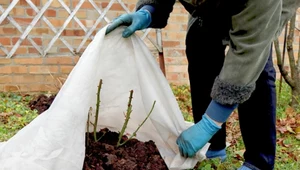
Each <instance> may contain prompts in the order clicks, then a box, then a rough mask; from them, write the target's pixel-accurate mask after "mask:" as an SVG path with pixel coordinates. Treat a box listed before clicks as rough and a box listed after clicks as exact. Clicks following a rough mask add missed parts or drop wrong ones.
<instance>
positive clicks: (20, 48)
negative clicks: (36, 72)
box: [15, 47, 27, 55]
mask: <svg viewBox="0 0 300 170" xmlns="http://www.w3.org/2000/svg"><path fill="white" fill-rule="evenodd" d="M16 54H27V47H19V48H18V49H17V51H16V52H15V55H16Z"/></svg>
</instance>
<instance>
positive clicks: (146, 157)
mask: <svg viewBox="0 0 300 170" xmlns="http://www.w3.org/2000/svg"><path fill="white" fill-rule="evenodd" d="M54 98H55V95H51V96H46V95H43V94H41V95H39V96H37V97H36V98H35V99H33V100H32V101H30V102H29V107H30V108H31V109H36V110H37V111H38V113H39V114H42V113H43V112H44V111H45V110H47V109H48V108H49V107H50V105H51V103H52V102H53V100H54ZM118 138H119V133H117V132H113V131H110V130H109V129H107V128H104V129H101V130H100V131H99V132H97V139H99V140H98V141H95V139H94V134H93V133H86V150H85V151H86V152H85V159H84V164H83V170H106V169H108V170H110V169H113V170H167V169H168V168H167V166H166V164H165V162H164V160H163V158H162V157H161V155H160V153H159V151H158V149H157V147H156V145H155V143H154V142H153V141H152V140H149V141H146V142H142V141H139V140H137V139H131V140H129V141H127V142H126V143H125V144H124V145H121V146H118V147H117V142H118ZM127 139H128V137H127V136H125V135H124V136H123V137H122V140H123V141H124V140H127Z"/></svg>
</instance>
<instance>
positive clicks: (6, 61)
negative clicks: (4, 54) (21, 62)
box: [0, 58, 12, 65]
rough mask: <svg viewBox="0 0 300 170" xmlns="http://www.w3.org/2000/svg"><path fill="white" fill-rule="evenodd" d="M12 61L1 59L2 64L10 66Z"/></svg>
mask: <svg viewBox="0 0 300 170" xmlns="http://www.w3.org/2000/svg"><path fill="white" fill-rule="evenodd" d="M11 61H12V60H11V59H10V58H0V64H6V65H8V64H10V63H11Z"/></svg>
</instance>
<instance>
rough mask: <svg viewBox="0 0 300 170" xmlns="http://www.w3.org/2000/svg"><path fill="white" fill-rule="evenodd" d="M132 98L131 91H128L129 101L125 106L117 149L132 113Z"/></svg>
mask: <svg viewBox="0 0 300 170" xmlns="http://www.w3.org/2000/svg"><path fill="white" fill-rule="evenodd" d="M132 96H133V90H130V95H129V100H128V104H127V111H126V116H125V122H124V124H123V127H122V130H121V132H120V134H119V139H118V143H117V147H118V146H120V142H121V139H122V136H123V135H124V132H125V129H126V128H127V125H128V122H129V119H130V114H131V112H132V105H131V102H132Z"/></svg>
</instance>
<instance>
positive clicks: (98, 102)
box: [94, 79, 102, 142]
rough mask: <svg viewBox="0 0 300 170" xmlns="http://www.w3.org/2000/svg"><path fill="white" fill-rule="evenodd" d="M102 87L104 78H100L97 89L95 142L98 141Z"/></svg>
mask: <svg viewBox="0 0 300 170" xmlns="http://www.w3.org/2000/svg"><path fill="white" fill-rule="evenodd" d="M101 87H102V79H100V82H99V85H98V91H97V103H96V114H95V123H94V140H95V142H97V141H98V139H97V124H98V115H99V108H100V91H101Z"/></svg>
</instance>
